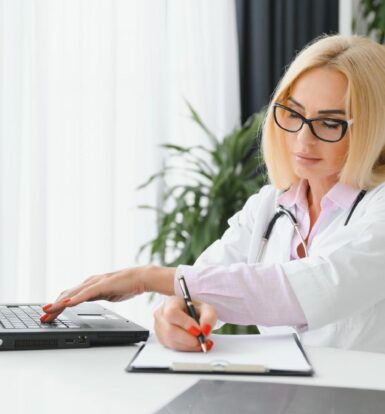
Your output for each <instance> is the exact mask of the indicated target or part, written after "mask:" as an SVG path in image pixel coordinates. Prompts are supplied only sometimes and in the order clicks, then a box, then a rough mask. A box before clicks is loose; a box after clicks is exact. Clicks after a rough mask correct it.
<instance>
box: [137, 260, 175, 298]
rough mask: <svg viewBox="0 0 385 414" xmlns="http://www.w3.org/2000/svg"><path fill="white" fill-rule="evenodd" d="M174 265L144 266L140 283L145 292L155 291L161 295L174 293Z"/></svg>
mask: <svg viewBox="0 0 385 414" xmlns="http://www.w3.org/2000/svg"><path fill="white" fill-rule="evenodd" d="M175 271H176V268H175V267H164V266H157V265H148V266H145V267H144V269H143V273H142V278H141V279H142V283H143V286H144V291H145V292H156V293H161V294H162V295H168V296H171V295H174V294H175V291H174V277H175Z"/></svg>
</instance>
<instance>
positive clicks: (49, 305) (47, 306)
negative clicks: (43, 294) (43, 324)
mask: <svg viewBox="0 0 385 414" xmlns="http://www.w3.org/2000/svg"><path fill="white" fill-rule="evenodd" d="M49 308H52V303H49V304H48V305H45V306H43V308H42V309H43V311H44V312H46V311H47V310H48V309H49Z"/></svg>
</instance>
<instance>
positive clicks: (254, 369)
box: [171, 360, 269, 374]
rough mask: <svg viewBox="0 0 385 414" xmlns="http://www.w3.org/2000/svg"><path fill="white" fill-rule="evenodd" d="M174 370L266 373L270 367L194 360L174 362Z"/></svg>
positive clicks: (172, 366)
mask: <svg viewBox="0 0 385 414" xmlns="http://www.w3.org/2000/svg"><path fill="white" fill-rule="evenodd" d="M171 368H172V370H173V371H191V372H240V373H244V372H249V373H258V374H260V373H266V372H269V369H268V368H266V367H265V366H263V365H257V364H231V363H229V362H228V361H225V360H217V361H211V362H202V363H193V362H173V363H172V365H171Z"/></svg>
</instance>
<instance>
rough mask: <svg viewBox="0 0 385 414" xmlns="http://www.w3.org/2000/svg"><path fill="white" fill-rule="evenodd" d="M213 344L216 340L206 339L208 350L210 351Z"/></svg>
mask: <svg viewBox="0 0 385 414" xmlns="http://www.w3.org/2000/svg"><path fill="white" fill-rule="evenodd" d="M213 345H214V342H213V341H212V340H211V339H206V347H207V350H208V351H210V349H211V348H212V347H213Z"/></svg>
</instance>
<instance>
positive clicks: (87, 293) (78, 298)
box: [62, 282, 108, 307]
mask: <svg viewBox="0 0 385 414" xmlns="http://www.w3.org/2000/svg"><path fill="white" fill-rule="evenodd" d="M107 289H108V286H107V285H106V284H105V283H103V282H97V283H94V284H92V285H89V286H87V287H85V288H83V289H82V290H81V291H80V292H78V293H76V294H75V295H73V296H72V297H70V298H68V299H65V300H64V301H63V302H62V303H63V304H64V305H65V306H66V307H72V306H76V305H79V303H82V302H90V301H94V300H99V299H103V298H104V297H105V295H106V293H107Z"/></svg>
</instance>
